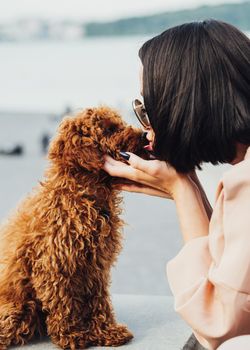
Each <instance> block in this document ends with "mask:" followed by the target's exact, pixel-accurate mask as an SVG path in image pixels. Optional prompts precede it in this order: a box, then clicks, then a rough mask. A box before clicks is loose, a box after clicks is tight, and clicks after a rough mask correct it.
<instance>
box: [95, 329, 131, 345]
mask: <svg viewBox="0 0 250 350" xmlns="http://www.w3.org/2000/svg"><path fill="white" fill-rule="evenodd" d="M132 338H133V334H132V333H131V332H130V331H129V330H128V328H127V327H126V326H124V325H121V324H114V325H109V326H108V327H107V328H105V330H104V331H102V335H101V336H100V338H99V339H98V344H96V345H99V346H120V345H123V344H126V343H127V342H129V341H130V340H131V339H132Z"/></svg>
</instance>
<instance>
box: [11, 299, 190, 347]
mask: <svg viewBox="0 0 250 350" xmlns="http://www.w3.org/2000/svg"><path fill="white" fill-rule="evenodd" d="M113 305H114V308H115V313H116V316H117V320H118V321H119V322H120V323H125V324H127V325H128V327H129V329H130V331H132V333H133V334H134V339H133V340H132V341H131V342H130V343H128V344H127V345H123V346H122V347H119V348H121V349H124V350H127V349H129V350H179V349H182V347H183V346H184V343H185V342H186V340H187V339H188V338H189V336H190V334H191V330H190V328H189V327H188V326H187V325H186V324H185V322H184V321H183V320H181V319H180V317H179V316H178V314H176V313H175V311H174V309H173V298H172V297H167V296H141V295H114V296H113ZM11 349H20V347H12V348H11ZM23 349H25V350H30V349H33V350H44V349H58V348H57V347H56V346H55V345H53V344H52V343H51V342H50V340H49V339H48V338H47V339H44V340H42V341H39V342H33V343H30V344H28V345H26V346H24V347H23ZM90 349H93V350H94V349H96V350H97V349H110V348H107V347H102V348H101V347H92V348H90ZM117 349H118V348H117Z"/></svg>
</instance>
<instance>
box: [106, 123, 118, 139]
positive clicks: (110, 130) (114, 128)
mask: <svg viewBox="0 0 250 350" xmlns="http://www.w3.org/2000/svg"><path fill="white" fill-rule="evenodd" d="M114 132H118V127H117V126H116V125H115V124H111V125H109V126H108V127H106V128H105V129H104V130H103V133H104V135H105V136H110V135H112V134H113V133H114Z"/></svg>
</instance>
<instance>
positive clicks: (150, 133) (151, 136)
mask: <svg viewBox="0 0 250 350" xmlns="http://www.w3.org/2000/svg"><path fill="white" fill-rule="evenodd" d="M145 134H146V136H145V137H146V139H147V140H148V141H149V142H152V141H153V140H154V132H153V130H151V129H150V130H148V131H147V132H146V133H145Z"/></svg>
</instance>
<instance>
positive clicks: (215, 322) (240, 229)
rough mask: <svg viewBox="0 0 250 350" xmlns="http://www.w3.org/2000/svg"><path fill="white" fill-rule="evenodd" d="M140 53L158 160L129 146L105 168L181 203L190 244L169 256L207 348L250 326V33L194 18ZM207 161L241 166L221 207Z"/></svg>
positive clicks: (173, 277)
mask: <svg viewBox="0 0 250 350" xmlns="http://www.w3.org/2000/svg"><path fill="white" fill-rule="evenodd" d="M139 56H140V59H141V62H142V71H141V82H142V91H141V94H142V96H143V99H144V105H143V104H140V102H138V101H135V102H134V108H135V111H136V113H137V115H138V117H139V119H140V121H141V122H142V124H143V126H144V128H145V129H146V132H147V136H146V137H147V139H148V140H149V146H148V149H151V150H153V152H154V156H155V157H156V159H154V160H148V161H146V160H143V159H141V158H139V157H138V156H136V155H134V154H131V153H126V152H122V155H123V157H124V158H125V159H126V160H127V164H125V163H122V162H118V161H115V160H114V159H112V158H111V157H109V156H106V157H105V165H104V169H105V170H106V171H107V172H108V173H109V174H111V175H112V176H118V177H122V178H126V179H127V180H129V181H128V183H124V184H123V185H121V186H120V188H121V189H123V190H126V191H134V192H141V193H145V194H149V195H155V196H161V197H166V198H170V199H172V200H174V201H175V204H176V209H177V214H178V217H179V222H180V228H181V232H182V235H183V239H184V242H185V243H184V246H183V248H182V249H181V251H180V252H179V254H178V255H177V256H176V257H174V258H173V259H172V260H171V261H170V262H168V264H167V277H168V281H169V284H170V287H171V290H172V292H173V294H174V297H175V309H176V311H177V312H178V313H180V315H181V316H182V317H183V318H184V319H185V320H186V322H187V323H188V324H189V325H190V326H191V327H192V329H193V332H194V336H195V339H197V340H198V341H199V343H200V344H201V347H200V348H201V349H203V348H205V349H217V348H218V346H220V345H221V344H222V343H223V342H225V341H227V340H228V339H231V338H233V337H236V336H240V335H245V334H250V215H249V213H250V40H249V39H248V38H247V36H245V35H244V34H243V33H242V32H240V31H239V30H238V29H236V28H235V27H233V26H232V25H230V24H227V23H224V22H220V21H216V20H208V21H203V22H192V23H186V24H183V25H180V26H177V27H174V28H170V29H168V30H166V31H165V32H163V33H162V34H160V35H157V36H156V37H154V38H152V39H150V40H148V41H147V42H145V43H144V44H143V46H142V47H141V49H140V51H139ZM144 106H145V107H144ZM124 151H126V150H124ZM203 162H211V163H212V164H214V165H216V164H219V163H230V164H232V165H233V166H232V167H231V168H230V169H229V170H228V171H226V172H225V173H224V174H223V176H222V178H221V180H220V182H219V184H218V187H217V192H216V199H215V204H214V210H213V212H212V209H211V206H210V204H209V202H208V200H207V197H206V194H205V192H204V190H203V188H202V186H201V184H200V182H199V180H198V177H197V176H196V173H195V170H196V169H197V168H198V169H201V164H202V163H203ZM124 182H125V181H124ZM126 182H127V181H126ZM249 337H250V336H249ZM247 338H248V337H247ZM245 339H246V338H244V340H245ZM247 341H248V342H249V348H250V341H249V339H247ZM228 344H229V345H228V346H227V345H225V346H224V345H223V346H224V347H223V349H226V348H228V349H229V348H230V342H228ZM234 348H235V347H234Z"/></svg>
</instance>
